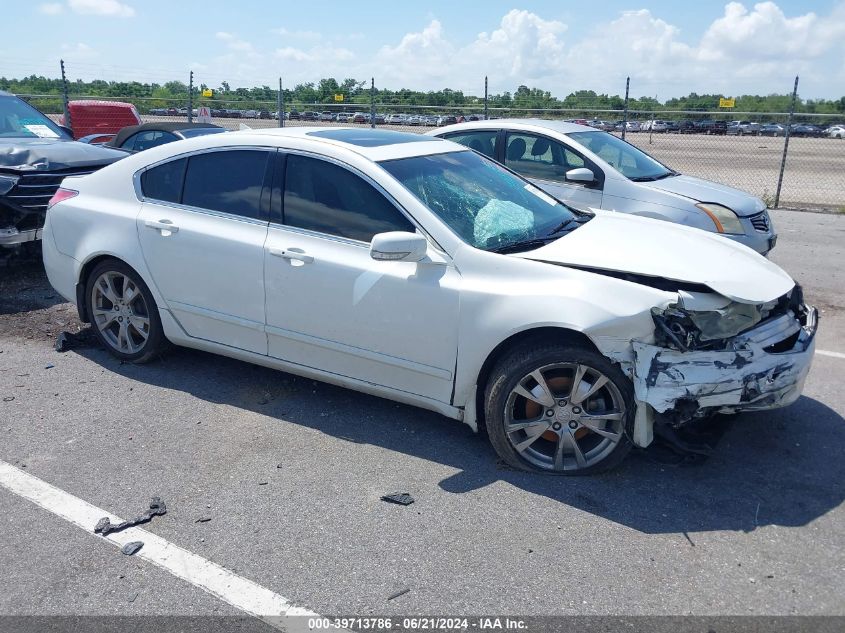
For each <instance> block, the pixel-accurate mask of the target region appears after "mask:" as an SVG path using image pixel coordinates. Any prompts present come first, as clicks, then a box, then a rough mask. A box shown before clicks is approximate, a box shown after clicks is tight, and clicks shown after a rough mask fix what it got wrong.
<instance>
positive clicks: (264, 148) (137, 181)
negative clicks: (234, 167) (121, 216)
mask: <svg viewBox="0 0 845 633" xmlns="http://www.w3.org/2000/svg"><path fill="white" fill-rule="evenodd" d="M232 150H235V151H238V150H241V151H242V150H250V151H258V152H267V153H268V154H272V153H274V152H278V150H279V148H278V147H275V146H272V145H227V146H225V147H206V148H204V149H199V150H195V151H192V152H186V153H184V154H177V155H176V156H168V157H167V158H163V159H161V160H159V161H156V162H155V163H150V164H149V165H146V166H144V167H142V168H141V169H139V170H138V171H136V172H135V173H134V174H133V175H132V185H133V187H134V189H135V196H136V197H137V198H138V201H139V202H142V203H150V204H156V205H160V206H164V207H170V208H172V209H179V210H181V211H191V212H193V213H200V214H202V215H208V216H212V217H218V218H222V219H225V220H235V221H237V222H244V223H246V224H255V225H258V226H267V224H268V221H267V220H261V219H259V218H247V217H245V216H243V215H237V214H236V213H226V212H225V211H216V210H214V209H205V208H202V207H194V206H191V205H187V204H181V203H178V202H170V201H167V200H159V199H158V198H147V197H146V196H144V192H143V190H142V189H141V176H143V175H144V173H145V172H147V171H149V170H150V169H154V168H155V167H158V166H159V165H164V164H166V163H170V162H173V161H177V160H181V159H183V158H185V159H190V158H191V157H192V156H198V155H200V154H210V153H212V152H225V151H232ZM186 169H187V166H186Z"/></svg>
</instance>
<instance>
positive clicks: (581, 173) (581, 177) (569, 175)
mask: <svg viewBox="0 0 845 633" xmlns="http://www.w3.org/2000/svg"><path fill="white" fill-rule="evenodd" d="M566 179H567V180H569V181H572V182H586V183H591V182H595V180H596V175H595V174H594V173H593V172H592V170H590V169H587V168H586V167H578V168H577V169H570V170H569V171H568V172H566Z"/></svg>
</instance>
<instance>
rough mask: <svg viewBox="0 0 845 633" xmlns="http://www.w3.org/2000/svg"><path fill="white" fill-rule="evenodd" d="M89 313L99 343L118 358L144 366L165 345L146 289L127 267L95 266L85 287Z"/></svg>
mask: <svg viewBox="0 0 845 633" xmlns="http://www.w3.org/2000/svg"><path fill="white" fill-rule="evenodd" d="M85 294H86V297H87V298H88V313H89V314H90V316H91V324H92V325H93V326H94V332H95V333H96V335H97V338H98V339H99V340H100V342H101V343H102V344H103V345H105V347H106V349H108V351H109V352H111V354H112V355H114V356H116V357H117V358H119V359H121V360H124V361H128V362H132V363H144V362H146V361H148V360H150V359H151V358H153V356H155V355H156V354H158V353H159V352H160V351H161V350H162V347H163V345H164V343H165V338H164V333H163V331H162V327H161V320H160V319H159V316H158V308H157V306H156V303H155V300H154V299H153V297H152V294H151V293H150V291H149V288H147V285H146V284H145V283H144V282H143V280H142V279H141V278H140V277H139V276H138V273H136V272H135V271H134V270H132V269H131V268H130V267H129V266H127V265H126V264H124V263H122V262H119V261H117V260H108V261H105V262H102V263H101V264H98V265H97V266H96V267H95V268H94V270H93V271H92V272H91V275H90V276H89V277H88V284H87V286H86V293H85Z"/></svg>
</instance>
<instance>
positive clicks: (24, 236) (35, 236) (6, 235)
mask: <svg viewBox="0 0 845 633" xmlns="http://www.w3.org/2000/svg"><path fill="white" fill-rule="evenodd" d="M41 231H42V229H30V230H28V231H18V230H17V229H16V228H15V227H7V228H3V229H0V246H16V245H18V244H23V243H25V242H37V241H38V240H40V239H41Z"/></svg>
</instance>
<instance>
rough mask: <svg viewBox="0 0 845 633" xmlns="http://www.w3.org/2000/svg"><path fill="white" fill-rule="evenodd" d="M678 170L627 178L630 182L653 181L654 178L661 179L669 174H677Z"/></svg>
mask: <svg viewBox="0 0 845 633" xmlns="http://www.w3.org/2000/svg"><path fill="white" fill-rule="evenodd" d="M678 175H680V174H678V172H676V171H667V172H666V173H663V174H660V175H659V176H637V177H635V178H629V179H628V180H630V181H632V182H654V181H655V180H663V179H664V178H668V177H669V176H678Z"/></svg>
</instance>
